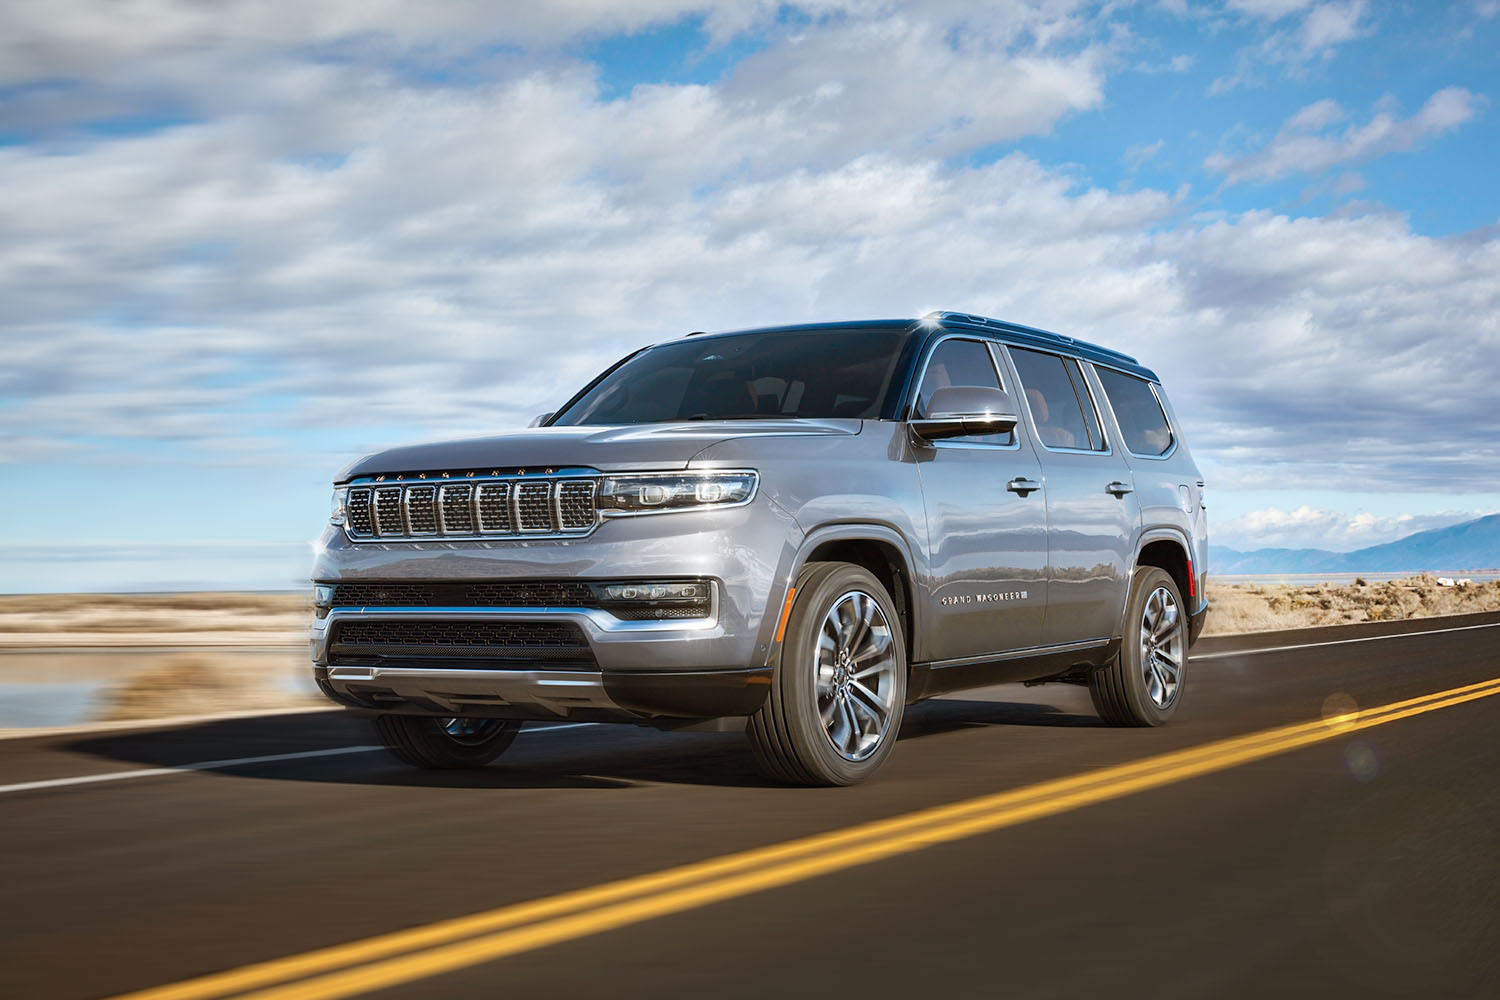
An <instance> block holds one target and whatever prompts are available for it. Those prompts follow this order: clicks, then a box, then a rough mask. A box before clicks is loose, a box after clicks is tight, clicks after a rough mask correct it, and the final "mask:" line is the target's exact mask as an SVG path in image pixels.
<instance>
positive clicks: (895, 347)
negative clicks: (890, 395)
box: [552, 329, 906, 425]
mask: <svg viewBox="0 0 1500 1000" xmlns="http://www.w3.org/2000/svg"><path fill="white" fill-rule="evenodd" d="M905 337H906V332H905V331H904V330H899V329H842V330H841V329H832V330H811V331H808V330H804V331H790V330H789V331H784V332H770V333H743V334H735V335H733V336H728V337H705V338H701V339H700V338H696V337H694V338H689V339H687V340H679V341H676V342H674V343H671V344H663V345H662V346H660V347H653V348H651V349H649V350H646V351H643V352H641V353H640V354H637V355H636V356H635V357H633V358H631V359H630V360H629V361H626V362H625V363H624V364H623V365H621V366H620V367H619V368H616V369H615V370H614V371H612V372H610V373H609V374H608V375H606V376H605V377H604V378H603V379H602V380H601V381H600V382H599V384H598V385H596V386H594V387H593V388H592V389H590V390H589V391H588V392H586V393H584V394H583V395H582V396H581V397H579V398H578V399H577V400H575V401H574V402H573V404H572V405H571V406H569V407H568V408H567V409H565V410H563V411H562V412H561V413H559V414H558V415H557V418H556V419H555V420H553V421H552V423H553V424H562V425H569V424H651V423H663V422H668V421H674V420H755V419H762V420H765V419H774V418H777V417H857V418H861V419H866V420H868V419H873V418H875V417H878V416H879V415H880V407H881V403H882V402H883V401H884V399H885V394H886V391H887V389H888V388H889V386H890V382H891V375H892V373H893V372H894V371H895V370H896V363H897V361H898V360H899V359H900V356H901V347H902V344H903V342H904V340H905Z"/></svg>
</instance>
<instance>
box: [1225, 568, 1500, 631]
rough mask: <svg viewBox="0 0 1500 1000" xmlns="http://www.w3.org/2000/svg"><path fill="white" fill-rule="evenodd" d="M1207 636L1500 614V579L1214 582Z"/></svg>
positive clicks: (1414, 578)
mask: <svg viewBox="0 0 1500 1000" xmlns="http://www.w3.org/2000/svg"><path fill="white" fill-rule="evenodd" d="M1208 599H1209V602H1210V603H1211V604H1212V610H1210V611H1209V613H1208V624H1207V626H1206V627H1205V628H1204V634H1206V635H1232V634H1235V633H1239V632H1267V631H1271V630H1273V629H1283V628H1307V627H1311V626H1316V625H1348V624H1352V623H1354V622H1364V621H1371V622H1378V621H1394V620H1399V619H1404V618H1431V617H1436V616H1440V615H1464V614H1473V613H1475V612H1480V611H1500V581H1490V582H1487V583H1471V584H1468V585H1467V586H1443V585H1442V584H1439V583H1438V582H1437V579H1436V578H1435V577H1431V576H1414V577H1407V578H1405V579H1401V580H1387V581H1385V582H1382V583H1375V584H1371V583H1368V582H1366V581H1365V580H1363V579H1356V580H1355V581H1354V583H1352V584H1328V583H1321V584H1314V585H1311V586H1308V585H1301V584H1297V585H1288V586H1274V585H1267V584H1221V583H1216V582H1215V581H1214V580H1213V579H1210V580H1209V581H1208Z"/></svg>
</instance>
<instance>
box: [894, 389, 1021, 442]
mask: <svg viewBox="0 0 1500 1000" xmlns="http://www.w3.org/2000/svg"><path fill="white" fill-rule="evenodd" d="M927 410H928V413H927V416H926V417H923V418H921V419H918V420H913V421H912V422H911V429H912V433H914V434H916V435H917V437H919V438H922V439H923V440H926V441H937V440H940V439H942V438H950V437H962V436H963V435H965V434H1004V433H1005V432H1006V431H1011V430H1015V427H1016V408H1015V406H1014V405H1013V404H1012V403H1011V401H1010V397H1009V396H1008V395H1006V394H1005V392H1004V390H1001V389H994V388H991V387H990V386H985V385H950V386H948V387H947V388H946V389H939V390H937V391H936V392H934V393H933V394H932V401H931V402H930V403H928V404H927Z"/></svg>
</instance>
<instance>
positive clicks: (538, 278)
mask: <svg viewBox="0 0 1500 1000" xmlns="http://www.w3.org/2000/svg"><path fill="white" fill-rule="evenodd" d="M578 9H581V8H578ZM661 9H666V8H665V7H662V8H661ZM747 9H748V8H747ZM955 9H956V10H957V9H959V8H955ZM913 10H914V11H916V12H915V13H913V12H912V11H902V10H894V11H888V10H885V9H884V8H882V9H880V10H877V11H876V13H874V14H869V15H866V14H861V13H859V12H854V13H851V14H848V15H846V16H840V17H832V18H829V19H827V20H826V21H822V20H820V21H815V22H814V23H812V24H809V25H804V26H800V27H798V28H797V29H796V30H795V31H789V32H788V33H787V34H786V35H785V36H781V35H778V36H776V37H775V38H773V39H772V41H771V43H770V45H769V47H768V48H767V49H765V50H764V51H763V52H761V53H760V54H759V55H757V56H755V57H753V58H752V59H749V60H746V61H745V62H744V63H743V64H741V65H740V66H739V68H738V69H737V70H736V71H735V72H734V73H733V74H732V75H731V76H730V77H729V78H728V79H726V80H724V81H723V82H720V83H716V84H714V85H665V84H659V85H649V86H640V87H636V88H635V89H634V90H632V91H631V92H630V93H629V94H627V95H625V96H623V97H620V98H618V99H614V100H605V99H603V98H602V97H601V96H600V92H599V89H598V83H597V81H596V78H595V75H594V72H593V70H592V69H591V68H590V67H588V66H583V65H579V64H577V63H576V62H573V61H571V60H570V59H569V58H567V57H562V56H559V57H556V58H552V59H549V60H543V61H540V62H529V61H527V60H525V59H522V60H521V61H519V62H517V63H515V64H510V63H507V64H505V65H504V66H503V67H500V68H499V69H496V70H495V71H494V72H493V73H490V74H488V75H484V76H483V78H482V79H481V80H480V81H479V82H467V83H463V84H449V83H443V82H437V83H434V82H432V81H427V80H413V79H410V78H409V77H407V76H405V75H402V74H400V73H398V72H396V71H395V70H393V69H390V68H387V67H384V66H382V65H381V64H380V63H379V61H375V62H364V61H360V60H353V61H328V62H307V61H297V60H298V59H299V58H300V57H297V56H295V54H288V53H284V52H283V53H272V54H270V55H263V56H260V57H257V58H263V59H266V60H270V61H271V62H272V63H276V65H277V66H278V67H279V68H278V70H277V72H275V73H273V74H271V75H270V76H269V77H267V78H266V80H265V82H264V83H262V84H259V85H256V86H248V85H244V87H243V89H244V92H243V93H234V92H233V91H234V90H235V87H232V86H230V85H229V83H226V80H232V81H234V82H235V83H236V85H243V84H244V80H245V79H246V77H245V76H244V75H243V67H242V66H241V65H239V64H234V65H231V66H229V68H228V69H226V70H225V71H224V72H223V73H218V72H216V71H214V70H213V69H212V63H213V62H214V58H213V57H214V54H215V53H216V52H217V51H219V50H217V49H215V48H213V47H212V46H209V47H208V48H207V49H206V50H203V51H186V50H184V52H183V53H178V54H177V55H173V54H172V53H170V52H167V51H165V50H164V49H163V50H161V51H160V52H158V53H157V54H156V55H153V56H152V58H151V59H149V60H144V59H138V58H137V57H136V56H131V57H129V58H125V57H124V56H122V57H121V59H122V60H123V61H122V62H121V63H120V66H121V67H123V68H122V69H120V73H122V74H124V75H125V76H128V77H130V78H131V79H136V78H137V76H138V75H139V74H138V73H137V69H138V65H137V63H138V62H142V63H145V62H149V64H150V66H149V75H151V78H152V79H153V80H155V81H157V82H159V83H160V85H161V86H163V87H167V88H168V89H169V90H170V89H171V88H173V87H180V86H188V85H189V84H194V85H196V86H198V88H199V89H200V90H211V91H214V93H215V96H213V98H212V100H209V99H207V98H204V99H203V104H202V109H201V110H203V112H204V113H203V114H202V115H201V116H200V117H198V118H192V116H190V118H192V120H189V121H187V122H185V123H183V124H180V125H176V126H173V127H166V128H161V129H158V130H155V131H149V132H146V133H143V134H136V135H128V136H123V137H113V138H111V137H97V136H96V137H92V138H78V137H68V138H66V139H65V140H59V141H56V142H53V141H48V142H43V143H38V144H34V145H31V146H11V147H7V148H3V149H0V190H3V191H5V192H6V196H5V198H4V199H3V200H0V231H4V232H5V233H6V234H7V238H6V239H5V240H4V241H0V301H4V302H5V303H6V319H5V328H4V331H3V339H0V400H3V402H0V451H3V452H4V453H5V455H3V456H0V457H4V458H7V459H8V460H10V461H13V462H34V461H36V460H37V456H38V455H39V454H41V453H43V452H44V451H45V450H46V449H47V448H48V446H49V445H48V443H49V442H50V443H51V445H50V446H51V447H52V448H53V449H54V450H56V451H61V450H62V449H64V448H72V449H74V453H75V454H76V455H78V456H79V457H80V458H83V457H86V458H88V459H89V460H90V461H110V460H113V459H114V456H115V453H116V452H123V453H125V454H128V455H131V456H134V457H135V458H140V456H141V455H142V453H143V449H145V448H147V447H148V446H151V444H152V443H153V442H157V443H159V442H167V444H166V445H165V446H161V445H157V446H159V447H165V448H168V449H170V450H171V451H172V452H174V453H180V455H181V457H182V458H183V460H184V461H187V460H188V459H190V458H194V457H199V458H206V459H210V460H218V461H225V462H240V463H245V464H251V463H257V462H261V463H275V462H285V461H286V460H287V458H286V456H287V455H304V454H307V453H309V452H310V451H314V450H327V449H332V448H333V447H335V446H334V445H332V444H330V442H338V443H339V444H338V447H342V448H348V449H357V448H374V447H377V446H380V445H382V444H384V443H387V442H390V441H394V440H402V439H411V438H418V437H436V436H445V435H453V434H463V433H479V432H483V431H485V430H492V429H496V428H504V427H507V426H517V425H519V424H521V423H523V422H524V421H525V420H526V418H528V417H529V416H531V415H532V414H533V413H535V412H538V411H540V410H544V409H550V408H551V407H552V406H554V405H555V404H556V403H557V402H559V401H560V400H561V399H562V398H564V397H565V396H566V395H567V394H568V392H569V391H570V390H571V389H572V388H574V387H576V386H577V385H578V384H580V383H581V382H582V381H583V380H585V379H586V378H587V377H588V376H589V375H590V374H592V373H593V371H595V370H597V369H598V368H600V367H602V366H603V365H604V364H606V363H608V362H610V361H613V360H614V359H615V358H617V357H619V356H620V355H621V354H623V353H624V352H625V351H627V350H629V349H632V348H634V347H636V346H638V345H640V344H642V343H644V342H647V341H650V340H655V339H662V338H666V337H672V336H675V335H677V334H679V333H682V332H686V331H688V330H692V329H703V328H726V327H734V326H741V325H750V324H757V323H770V322H779V321H802V320H807V319H835V318H840V317H868V316H878V315H911V314H914V313H917V312H920V311H923V310H925V309H927V308H934V307H946V308H958V309H970V310H975V311H980V312H986V313H989V314H992V315H1002V316H1007V317H1010V318H1013V319H1016V320H1019V321H1022V322H1030V323H1035V324H1037V325H1041V326H1048V327H1053V328H1056V329H1060V330H1063V331H1065V332H1068V333H1072V334H1075V335H1078V336H1081V337H1084V338H1086V339H1090V340H1097V341H1101V342H1104V343H1108V344H1111V345H1113V346H1116V347H1119V348H1121V349H1124V350H1127V351H1131V352H1133V353H1136V354H1138V355H1140V356H1141V357H1142V358H1143V359H1144V360H1145V361H1146V362H1147V363H1148V364H1152V365H1154V366H1156V367H1158V369H1159V370H1160V371H1161V372H1162V374H1163V375H1164V376H1165V377H1166V378H1167V381H1168V386H1169V388H1170V391H1171V394H1172V398H1173V400H1174V402H1175V403H1176V407H1177V409H1178V411H1179V414H1180V415H1181V416H1182V417H1183V419H1184V420H1185V421H1187V423H1188V426H1189V427H1190V429H1191V432H1192V434H1191V436H1192V444H1193V448H1194V450H1195V453H1196V454H1197V455H1198V457H1199V459H1200V460H1201V461H1203V462H1204V464H1205V466H1206V467H1208V468H1209V469H1210V470H1211V479H1212V481H1213V483H1214V485H1215V487H1216V488H1234V487H1236V486H1240V487H1245V486H1254V485H1261V482H1260V481H1261V480H1264V479H1265V478H1266V477H1270V476H1274V477H1275V478H1276V479H1277V481H1278V482H1281V483H1285V484H1288V485H1290V486H1292V487H1295V486H1296V485H1298V484H1316V485H1318V486H1319V487H1321V488H1346V489H1367V488H1384V487H1386V486H1389V485H1392V484H1395V485H1396V487H1397V488H1413V489H1414V488H1419V487H1420V488H1429V487H1433V486H1434V485H1436V486H1437V487H1438V488H1453V489H1458V488H1460V487H1462V488H1467V489H1472V490H1476V491H1482V490H1495V489H1497V488H1500V471H1497V470H1500V461H1497V459H1500V451H1497V446H1496V444H1495V443H1494V441H1493V439H1492V437H1493V436H1492V435H1491V434H1490V433H1489V429H1488V427H1487V425H1486V424H1485V423H1484V421H1482V420H1477V419H1475V415H1474V413H1473V412H1471V411H1472V406H1471V405H1470V404H1468V403H1466V402H1465V400H1468V399H1479V400H1483V399H1488V398H1490V397H1491V396H1492V394H1493V392H1492V387H1493V385H1495V384H1496V383H1497V381H1500V319H1497V317H1500V280H1497V278H1496V275H1497V274H1500V238H1495V237H1488V236H1484V235H1482V234H1481V235H1477V236H1470V237H1455V238H1450V239H1429V238H1424V237H1421V236H1417V235H1415V234H1413V233H1412V232H1411V231H1410V229H1409V228H1408V227H1407V225H1406V224H1405V223H1404V221H1402V220H1400V219H1394V218H1389V217H1383V216H1367V217H1361V218H1351V219H1326V220H1319V219H1304V220H1292V219H1288V218H1286V217H1284V216H1279V215H1275V214H1271V213H1247V214H1244V215H1238V216H1234V217H1228V218H1225V219H1223V220H1221V221H1216V222H1212V223H1209V224H1203V225H1198V224H1187V223H1182V222H1180V221H1179V219H1178V216H1177V213H1178V212H1179V211H1180V207H1181V206H1180V200H1179V199H1180V195H1179V194H1177V193H1169V192H1164V191H1156V190H1149V189H1148V190H1137V191H1129V192H1126V191H1108V190H1103V189H1099V188H1096V187H1092V186H1090V185H1089V184H1087V183H1085V182H1081V181H1079V180H1078V179H1077V178H1076V177H1074V176H1070V175H1069V174H1067V173H1066V172H1063V171H1058V170H1052V169H1048V168H1047V167H1045V166H1043V165H1041V164H1039V163H1038V162H1036V161H1035V160H1033V159H1030V158H1028V157H1025V156H1022V155H1010V156H1007V157H1004V158H1002V159H1000V160H999V161H998V162H994V163H985V164H983V165H979V166H968V165H964V163H963V162H962V160H960V161H959V162H957V163H955V162H953V161H949V160H945V159H944V156H945V155H946V154H950V153H959V154H962V153H965V152H968V151H971V150H973V149H976V148H979V147H982V146H984V145H986V144H987V143H991V142H994V141H996V140H997V139H1000V138H1004V137H1007V136H1015V135H1020V134H1025V133H1035V132H1044V131H1046V130H1047V129H1048V128H1050V127H1051V126H1052V124H1053V123H1054V122H1055V121H1057V120H1058V117H1059V116H1062V115H1066V114H1068V113H1070V112H1071V111H1074V110H1077V109H1083V108H1089V107H1093V106H1095V102H1096V101H1097V100H1098V95H1099V94H1100V93H1101V87H1102V80H1103V73H1104V68H1105V65H1106V64H1107V61H1108V50H1107V43H1101V42H1099V41H1098V40H1097V39H1096V38H1095V36H1094V34H1093V33H1091V31H1090V29H1089V28H1088V27H1087V26H1086V25H1084V24H1082V23H1081V22H1080V19H1079V16H1078V15H1077V14H1076V11H1074V9H1073V8H1072V7H1070V6H1067V5H1063V6H1060V7H1057V8H1050V7H1043V8H1033V7H1027V6H1023V5H1019V4H1015V5H1012V4H1002V5H995V6H994V8H993V11H992V12H991V15H992V16H991V19H990V20H983V19H979V20H980V21H981V23H980V24H979V25H978V27H977V28H975V30H974V31H973V32H971V33H969V34H967V35H966V36H965V37H966V39H967V40H966V41H965V43H964V44H963V45H954V44H951V43H950V37H951V32H949V31H947V30H945V25H947V26H951V25H952V24H953V23H957V22H955V21H953V20H952V18H954V17H959V16H968V17H972V18H975V19H978V16H977V15H974V14H973V11H972V8H968V7H964V8H963V12H962V13H961V14H946V13H943V12H942V11H939V12H938V13H936V14H934V13H931V12H930V10H931V9H930V8H921V9H917V8H913ZM309 16H310V15H309ZM351 16H352V15H351ZM600 16H601V17H608V16H614V15H600ZM621 16H623V15H621ZM663 16H665V15H663ZM944 17H947V18H949V19H950V20H947V21H945V20H943V19H942V18H944ZM964 23H965V24H968V23H969V22H968V21H965V22H964ZM59 30H62V29H59ZM66 30H67V31H69V32H74V33H76V32H78V31H82V30H83V29H81V28H77V27H76V26H69V27H67V29H66ZM203 30H208V29H203ZM412 30H418V29H415V28H414V29H412ZM726 30H729V29H726ZM69 37H70V38H71V37H72V36H69ZM174 37H175V36H174ZM445 37H446V36H445ZM1042 38H1050V39H1056V40H1059V41H1058V42H1057V45H1056V47H1055V48H1054V47H1052V46H1051V45H1050V44H1048V43H1044V42H1042V41H1039V39H1042ZM69 44H74V45H81V44H82V43H81V42H76V40H75V41H74V42H70V43H69ZM98 44H100V45H105V42H99V43H98ZM122 44H123V43H122ZM173 44H176V43H173ZM224 44H225V45H228V44H229V43H227V42H226V43H224ZM106 47H107V46H106ZM189 48H191V47H189ZM153 51H154V52H156V51H157V50H153ZM877 57H878V58H879V59H883V60H884V63H883V64H882V65H880V66H874V65H873V64H874V63H876V61H877ZM177 58H180V59H182V60H186V61H184V62H182V63H180V64H178V65H177V66H176V68H172V67H171V66H168V65H167V64H169V63H171V62H172V60H173V59H177ZM226 61H227V62H230V63H232V62H233V60H226ZM278 61H279V62H278ZM880 69H884V70H887V72H880V71H878V70H880ZM889 70H899V72H889ZM140 72H141V73H145V72H147V71H146V70H140ZM194 74H199V75H198V76H195V75H194ZM171 92H172V93H174V94H176V93H178V91H176V90H172V91H171ZM1431 103H1432V102H1429V105H1431ZM1315 107H1316V106H1315ZM1452 111H1453V109H1452V108H1451V107H1450V108H1449V109H1448V114H1449V117H1450V118H1451V117H1452ZM1423 114H1427V117H1426V118H1423V117H1422V115H1423ZM1416 119H1421V120H1422V121H1424V122H1426V123H1427V125H1428V127H1429V131H1430V129H1431V128H1437V127H1439V125H1440V123H1441V122H1442V121H1443V120H1445V119H1444V117H1443V109H1442V108H1441V107H1440V108H1438V110H1436V111H1433V112H1431V113H1430V114H1428V112H1427V109H1424V112H1423V113H1421V114H1419V115H1418V116H1415V118H1414V119H1408V120H1407V121H1408V122H1410V121H1413V120H1416ZM1334 123H1335V119H1334V117H1333V116H1332V114H1331V110H1330V109H1329V108H1327V107H1325V108H1323V109H1321V110H1319V111H1316V112H1305V113H1304V116H1303V117H1302V118H1301V119H1300V123H1299V125H1298V126H1297V128H1299V129H1302V130H1304V131H1297V132H1293V133H1289V134H1293V135H1298V136H1305V137H1309V138H1325V139H1326V138H1328V137H1327V136H1325V135H1321V134H1315V133H1313V132H1308V131H1305V130H1319V129H1322V130H1326V129H1329V128H1331V127H1332V126H1333V125H1334ZM1398 124H1399V123H1398ZM1329 141H1342V139H1341V138H1340V137H1335V138H1334V139H1329ZM1384 141H1389V140H1384ZM1375 145H1377V144H1372V143H1367V144H1366V146H1365V147H1364V148H1365V149H1367V150H1368V149H1370V148H1374V146H1375ZM1142 152H1144V151H1142ZM1239 169H1243V170H1252V171H1253V169H1254V168H1253V167H1252V166H1244V167H1241V168H1239ZM147 457H149V456H147ZM330 464H332V463H330ZM329 471H330V472H331V471H332V469H331V468H330V469H329Z"/></svg>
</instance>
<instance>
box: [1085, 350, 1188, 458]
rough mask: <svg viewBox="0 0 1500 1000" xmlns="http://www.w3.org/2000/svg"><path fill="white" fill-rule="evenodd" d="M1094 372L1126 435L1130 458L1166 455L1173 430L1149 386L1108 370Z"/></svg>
mask: <svg viewBox="0 0 1500 1000" xmlns="http://www.w3.org/2000/svg"><path fill="white" fill-rule="evenodd" d="M1094 371H1095V372H1096V373H1097V374H1098V376H1099V382H1100V383H1101V384H1102V385H1103V386H1104V394H1105V395H1106V396H1108V397H1109V408H1110V409H1112V410H1114V411H1115V420H1117V421H1118V422H1119V424H1120V433H1121V434H1123V435H1125V448H1126V450H1128V451H1129V452H1130V453H1131V454H1133V455H1165V454H1166V453H1167V451H1168V450H1169V449H1170V448H1171V447H1172V428H1171V425H1169V424H1168V423H1167V415H1166V414H1165V413H1164V412H1162V408H1161V401H1160V400H1159V399H1157V398H1156V393H1155V391H1154V390H1152V388H1151V383H1149V382H1147V381H1145V380H1144V379H1138V378H1136V377H1135V376H1133V375H1126V374H1124V373H1123V372H1117V371H1111V370H1110V369H1108V368H1095V369H1094Z"/></svg>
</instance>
